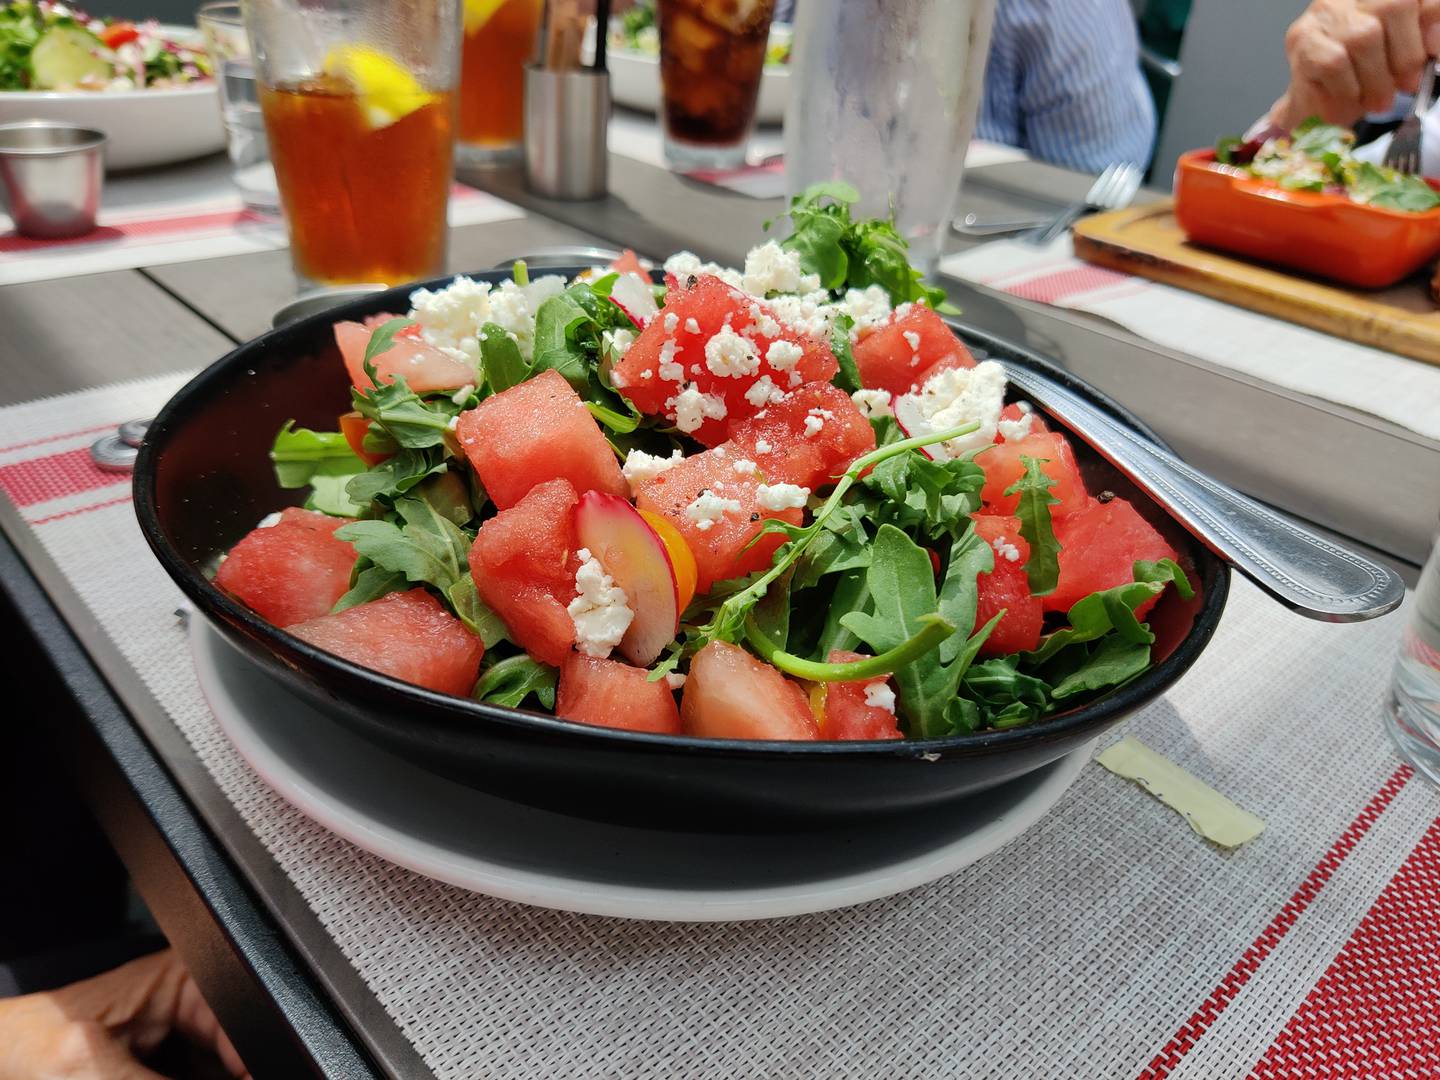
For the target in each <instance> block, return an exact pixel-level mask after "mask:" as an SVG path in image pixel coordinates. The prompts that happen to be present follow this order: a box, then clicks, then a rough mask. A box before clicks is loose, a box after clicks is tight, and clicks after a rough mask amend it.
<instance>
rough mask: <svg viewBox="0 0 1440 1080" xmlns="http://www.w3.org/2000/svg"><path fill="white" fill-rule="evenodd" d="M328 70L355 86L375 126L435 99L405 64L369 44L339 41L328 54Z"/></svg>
mask: <svg viewBox="0 0 1440 1080" xmlns="http://www.w3.org/2000/svg"><path fill="white" fill-rule="evenodd" d="M325 73H326V74H327V75H332V76H334V77H336V78H339V79H344V80H345V81H346V82H348V83H349V84H350V85H351V86H353V87H354V88H355V93H356V95H357V97H358V98H359V99H360V108H361V110H362V111H363V112H364V113H365V118H366V119H367V120H368V121H369V122H370V126H371V127H372V128H383V127H388V126H389V125H391V124H393V123H395V121H397V120H402V119H404V118H405V117H407V116H409V115H410V114H411V113H412V112H414V111H415V110H416V109H420V108H423V107H424V106H426V105H429V104H430V103H431V102H432V101H434V100H435V95H434V94H432V93H430V92H429V91H428V90H426V89H425V88H424V87H423V86H421V85H420V82H419V80H418V79H416V78H415V76H414V75H412V74H411V73H410V72H409V71H408V70H406V68H405V66H404V65H403V64H401V63H400V62H399V61H398V60H396V59H395V58H394V57H391V56H386V55H385V54H384V53H383V52H381V51H380V50H379V49H375V48H372V47H371V46H369V45H336V46H335V47H334V48H333V49H331V50H330V51H329V52H328V53H326V54H325Z"/></svg>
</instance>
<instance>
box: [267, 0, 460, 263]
mask: <svg viewBox="0 0 1440 1080" xmlns="http://www.w3.org/2000/svg"><path fill="white" fill-rule="evenodd" d="M244 10H245V23H246V29H247V31H248V34H249V38H250V47H251V55H252V56H253V57H254V61H255V73H256V77H257V79H258V81H259V88H260V111H261V114H262V115H263V116H264V118H265V133H266V136H267V137H268V139H269V141H270V158H271V161H272V162H274V165H275V180H276V184H277V186H278V188H279V191H280V204H281V207H282V209H283V210H284V213H285V223H286V226H287V228H288V229H289V232H290V255H291V259H292V261H293V263H294V266H295V275H296V277H297V278H298V279H299V283H300V285H301V287H302V288H303V287H310V286H316V285H343V284H353V283H371V282H375V283H384V284H388V285H397V284H400V283H402V282H408V281H414V280H416V279H417V278H425V277H433V276H434V275H436V274H438V273H440V271H441V270H443V269H444V266H445V251H446V245H447V240H448V230H447V228H446V221H445V215H446V209H447V206H448V203H449V196H450V183H451V177H452V159H453V156H454V145H455V127H454V118H455V90H456V83H457V81H458V79H459V69H460V63H459V61H460V25H461V22H460V0H406V2H405V3H403V4H396V3H393V2H392V0H245V3H244Z"/></svg>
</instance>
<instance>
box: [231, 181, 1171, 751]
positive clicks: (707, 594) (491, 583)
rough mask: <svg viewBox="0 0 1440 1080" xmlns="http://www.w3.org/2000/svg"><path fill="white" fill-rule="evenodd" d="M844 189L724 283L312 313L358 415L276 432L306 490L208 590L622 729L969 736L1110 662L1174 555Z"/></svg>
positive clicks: (801, 206) (453, 289)
mask: <svg viewBox="0 0 1440 1080" xmlns="http://www.w3.org/2000/svg"><path fill="white" fill-rule="evenodd" d="M854 199H855V193H854V191H853V189H850V188H848V187H847V186H846V185H842V184H829V185H824V186H821V187H817V188H813V189H811V190H810V191H808V192H806V193H805V194H803V195H801V196H799V197H798V198H796V199H795V200H793V202H792V205H791V208H790V210H789V213H788V215H787V216H788V219H789V223H790V226H791V231H790V234H789V235H788V236H787V237H786V238H785V239H783V240H780V241H778V242H777V241H775V240H769V241H767V242H765V243H763V244H761V245H760V246H758V247H756V248H754V249H753V250H752V251H751V252H750V253H749V255H748V257H747V258H746V260H745V266H744V268H743V269H741V270H731V269H726V268H723V267H719V266H714V265H711V264H707V263H703V262H701V261H700V260H699V259H698V258H696V257H695V256H694V255H691V254H688V253H681V254H678V255H676V256H674V257H672V258H671V259H669V260H668V261H667V262H666V263H665V266H664V283H663V284H656V283H652V279H651V276H650V274H649V273H648V272H647V271H646V270H645V268H644V267H643V265H642V264H641V263H640V261H639V260H638V259H637V258H636V257H635V256H634V254H633V253H629V252H627V253H626V254H625V256H624V257H622V258H621V259H620V260H618V261H617V262H616V263H614V264H613V265H612V266H610V267H604V268H595V269H592V270H590V271H587V272H586V273H583V274H581V275H579V276H578V277H577V278H576V279H574V280H569V281H567V280H565V279H563V278H561V277H558V276H547V277H534V278H532V277H530V276H529V274H528V273H527V271H526V268H525V267H524V266H523V264H517V265H516V266H515V269H514V273H513V276H512V278H511V279H510V280H505V281H501V282H500V283H499V284H495V285H492V284H490V283H487V282H477V281H473V280H471V279H469V278H466V277H457V278H456V279H454V281H453V283H451V284H449V285H447V286H446V287H444V288H440V289H436V290H428V289H423V288H422V289H417V290H415V291H414V292H413V293H412V294H411V296H410V309H409V311H407V312H405V313H404V314H398V315H377V316H374V317H372V318H370V319H367V320H366V321H365V322H363V323H359V322H351V321H345V322H339V323H337V324H336V325H335V328H334V329H335V340H336V343H337V345H338V346H339V351H340V354H341V355H342V356H343V358H344V362H345V365H346V369H347V371H348V374H349V376H350V381H351V383H352V387H353V389H352V391H351V401H350V403H349V404H350V408H349V410H347V411H344V412H343V415H340V416H339V417H338V420H337V423H336V428H335V430H333V431H318V430H311V429H307V428H301V427H296V426H295V425H294V424H293V423H287V424H285V425H284V427H283V428H282V429H281V431H280V432H279V433H278V435H277V436H276V438H275V442H274V446H273V450H272V458H273V460H274V464H275V469H276V475H277V478H278V481H279V483H280V485H281V486H282V487H285V488H294V489H306V490H307V491H308V495H307V496H306V498H305V503H304V506H303V507H290V508H287V509H284V510H281V511H279V512H277V513H275V514H272V515H270V516H269V517H268V518H267V519H266V520H264V521H262V522H260V524H259V526H257V527H256V528H255V529H254V530H253V531H252V532H250V533H249V534H248V535H247V536H245V537H244V538H243V539H241V540H240V542H239V543H237V544H236V545H235V546H234V547H233V548H232V549H231V550H230V551H229V552H228V553H227V554H226V556H224V557H223V558H222V560H221V562H220V563H219V565H218V569H217V571H216V573H215V576H214V582H215V584H216V585H217V586H218V587H219V588H220V589H222V590H224V591H225V592H226V593H228V594H230V595H231V596H233V597H234V598H235V599H237V600H239V601H240V602H241V603H243V604H245V605H248V606H249V607H250V608H251V609H253V610H254V611H255V612H256V613H257V614H258V615H260V616H261V617H262V618H264V619H266V620H268V621H269V622H270V623H272V624H273V625H275V626H277V627H281V628H283V629H284V630H285V631H286V632H288V633H290V634H292V635H294V636H295V637H297V638H301V639H303V640H305V641H307V642H310V643H311V644H313V645H315V646H317V647H319V648H321V649H324V650H326V651H328V652H331V653H333V654H335V655H337V656H340V657H343V658H345V659H347V660H349V661H351V662H353V663H355V664H358V665H361V666H363V667H367V668H370V669H373V670H375V671H378V672H382V673H384V674H386V675H390V676H393V677H395V678H397V679H402V680H406V681H408V682H411V683H414V684H415V685H417V686H421V687H425V688H427V689H429V690H432V691H438V692H442V693H447V694H456V695H461V696H468V697H473V698H475V699H477V700H480V701H484V702H491V703H494V704H498V705H504V706H509V707H521V708H528V709H534V710H539V711H543V712H546V713H550V714H553V715H554V716H557V717H560V718H562V719H564V720H569V721H575V722H578V723H582V724H591V725H600V726H604V727H610V728H622V729H628V730H630V731H637V732H649V733H659V734H668V735H676V734H683V735H689V736H702V737H713V738H730V739H788V740H816V739H829V740H876V739H899V738H906V737H908V738H937V737H948V736H963V735H966V734H969V733H974V732H979V731H983V730H993V729H1005V728H1013V727H1016V726H1019V725H1023V724H1027V723H1031V722H1033V721H1035V720H1037V719H1039V718H1041V717H1044V716H1046V715H1048V714H1051V713H1053V712H1057V711H1060V710H1063V709H1068V708H1071V707H1073V706H1075V705H1077V704H1080V703H1082V702H1084V701H1085V700H1088V699H1090V698H1092V697H1094V696H1096V695H1098V694H1102V693H1104V692H1106V691H1108V690H1110V689H1112V688H1114V687H1116V686H1119V685H1121V684H1122V683H1125V682H1127V681H1129V680H1131V679H1133V678H1135V677H1136V676H1138V675H1139V674H1140V673H1142V672H1143V671H1145V670H1146V669H1147V668H1148V667H1149V666H1150V664H1151V662H1152V657H1151V648H1152V644H1153V642H1154V640H1155V639H1154V635H1153V633H1152V632H1151V630H1150V628H1149V626H1148V624H1147V623H1146V622H1145V619H1146V616H1147V613H1148V612H1149V610H1150V609H1151V607H1152V606H1153V605H1154V604H1155V603H1156V601H1157V600H1158V599H1159V597H1160V594H1161V593H1162V592H1163V591H1164V590H1165V589H1167V588H1172V589H1174V590H1176V591H1178V592H1179V593H1180V594H1181V595H1182V596H1184V597H1187V598H1188V597H1189V596H1191V595H1192V591H1191V583H1190V580H1189V578H1188V577H1187V573H1186V571H1185V570H1184V569H1182V566H1181V565H1180V564H1181V559H1180V556H1179V554H1178V553H1177V551H1176V550H1175V549H1174V548H1173V547H1172V546H1171V545H1170V543H1169V542H1167V540H1166V539H1165V538H1164V537H1163V536H1162V535H1161V534H1160V533H1159V532H1157V531H1156V530H1155V529H1154V528H1153V527H1152V526H1151V525H1150V524H1149V522H1147V521H1146V519H1145V518H1144V517H1143V516H1142V515H1141V514H1140V513H1138V512H1137V511H1136V509H1135V508H1134V507H1133V506H1131V505H1130V503H1128V502H1127V501H1126V500H1125V499H1123V498H1118V497H1116V496H1114V495H1113V494H1112V493H1110V492H1107V491H1090V490H1088V489H1087V487H1086V484H1085V481H1084V480H1083V479H1082V477H1081V474H1080V471H1079V469H1078V468H1077V466H1076V462H1075V458H1074V455H1073V454H1072V452H1071V448H1070V445H1069V443H1068V442H1067V440H1066V438H1065V436H1064V435H1063V434H1062V433H1060V432H1058V431H1051V430H1049V429H1048V427H1047V425H1046V424H1045V423H1044V421H1043V420H1042V418H1041V417H1040V415H1039V414H1038V413H1036V412H1034V411H1032V410H1031V409H1030V408H1029V407H1028V406H1027V405H1026V404H1025V403H1023V402H1011V401H1007V396H1006V391H1007V386H1006V377H1005V371H1004V368H1003V367H1002V366H1001V365H1000V364H999V363H997V362H995V361H990V360H986V361H983V362H977V361H976V359H975V358H974V357H973V356H972V355H971V354H970V353H969V351H968V350H967V349H966V348H965V346H964V345H963V344H962V343H961V342H960V341H959V340H958V339H957V338H956V337H955V335H954V334H953V333H952V332H951V331H950V329H949V328H948V327H947V326H946V324H945V322H944V320H943V319H942V318H941V314H940V312H941V310H942V309H943V306H944V296H943V294H942V293H940V292H938V291H937V290H933V289H931V288H929V287H927V286H926V285H925V284H924V283H923V281H922V280H921V277H920V275H919V273H918V272H916V271H915V270H913V269H912V268H911V266H910V265H909V262H908V261H907V258H906V249H905V244H904V242H903V240H902V239H901V238H900V236H899V234H898V233H897V232H896V230H895V229H894V227H893V225H892V224H891V223H890V222H888V221H879V220H870V221H856V220H852V218H851V215H850V211H849V206H850V204H851V203H852V202H853V201H854ZM336 410H337V412H341V410H342V405H341V403H340V402H337V403H336Z"/></svg>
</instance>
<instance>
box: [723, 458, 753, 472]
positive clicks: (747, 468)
mask: <svg viewBox="0 0 1440 1080" xmlns="http://www.w3.org/2000/svg"><path fill="white" fill-rule="evenodd" d="M730 468H731V469H733V470H734V471H735V472H737V473H739V474H740V475H741V476H754V475H755V474H756V473H757V472H759V471H760V466H759V465H756V464H755V463H754V462H753V461H751V460H750V459H749V458H741V459H740V460H739V461H737V462H735V464H734V465H731V466H730Z"/></svg>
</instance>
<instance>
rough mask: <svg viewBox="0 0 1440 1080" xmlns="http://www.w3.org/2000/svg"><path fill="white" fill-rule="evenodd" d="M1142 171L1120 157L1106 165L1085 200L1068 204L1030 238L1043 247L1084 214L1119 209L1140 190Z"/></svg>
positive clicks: (1132, 199) (1029, 239)
mask: <svg viewBox="0 0 1440 1080" xmlns="http://www.w3.org/2000/svg"><path fill="white" fill-rule="evenodd" d="M1142 176H1143V174H1142V173H1141V171H1140V169H1139V167H1138V166H1136V165H1132V164H1131V163H1130V162H1128V161H1117V162H1114V163H1112V164H1110V165H1107V166H1106V167H1105V171H1104V172H1102V173H1101V174H1100V175H1099V177H1098V178H1096V180H1095V183H1093V184H1091V185H1090V190H1089V191H1087V192H1086V193H1085V200H1084V201H1083V202H1078V203H1075V204H1073V205H1071V206H1067V207H1066V208H1065V209H1064V210H1062V211H1061V212H1060V213H1059V214H1058V215H1057V216H1056V218H1055V220H1054V221H1052V222H1050V224H1049V225H1047V226H1046V227H1045V228H1044V229H1037V230H1036V231H1035V232H1033V233H1031V234H1030V235H1029V237H1027V240H1028V241H1029V243H1031V244H1034V245H1035V246H1036V247H1044V246H1045V245H1046V244H1048V243H1050V241H1052V240H1054V239H1055V238H1056V237H1057V236H1059V235H1060V234H1061V233H1063V232H1064V231H1065V230H1066V229H1068V228H1070V226H1071V225H1073V224H1075V222H1076V221H1078V220H1080V218H1081V217H1083V216H1084V215H1085V214H1088V213H1093V212H1095V211H1099V210H1120V209H1123V208H1124V207H1127V206H1129V205H1130V203H1131V202H1133V201H1134V199H1135V193H1136V192H1138V191H1139V190H1140V181H1141V179H1142Z"/></svg>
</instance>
